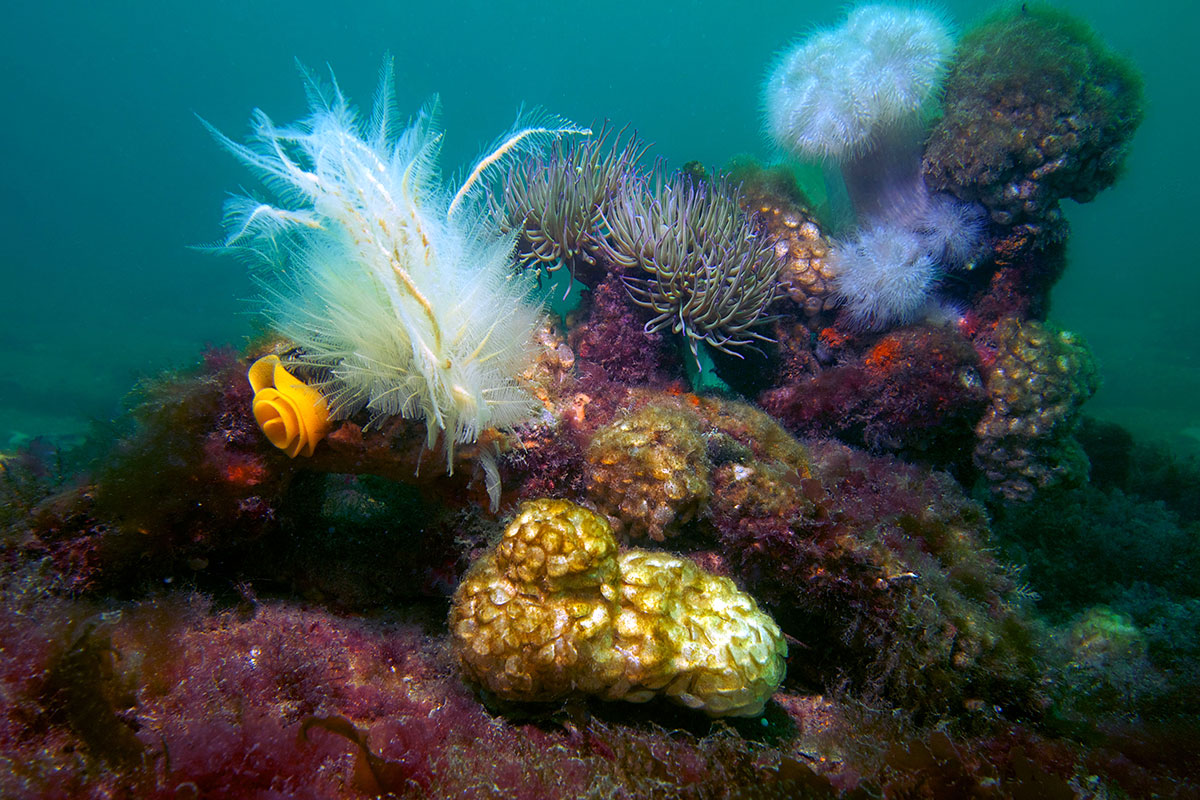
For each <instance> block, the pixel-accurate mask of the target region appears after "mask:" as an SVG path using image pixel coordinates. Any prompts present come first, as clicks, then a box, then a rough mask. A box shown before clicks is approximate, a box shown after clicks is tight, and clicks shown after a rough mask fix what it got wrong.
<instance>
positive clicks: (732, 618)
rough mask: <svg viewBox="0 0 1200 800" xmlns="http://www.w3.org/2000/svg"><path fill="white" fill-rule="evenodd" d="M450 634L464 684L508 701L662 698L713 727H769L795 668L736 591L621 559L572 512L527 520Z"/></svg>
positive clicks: (700, 575)
mask: <svg viewBox="0 0 1200 800" xmlns="http://www.w3.org/2000/svg"><path fill="white" fill-rule="evenodd" d="M450 630H451V632H452V634H453V637H454V641H455V645H456V647H457V650H458V655H459V660H460V662H461V664H462V667H463V670H464V672H465V673H466V675H467V676H468V677H469V678H471V679H472V680H474V681H476V682H478V683H479V684H480V685H482V686H483V687H484V688H486V689H487V690H488V691H490V692H492V693H494V694H495V695H497V696H499V697H501V698H504V699H507V700H518V701H552V700H558V699H561V698H564V697H567V696H569V695H573V694H592V695H598V696H600V697H603V698H606V699H610V700H628V701H630V702H635V703H636V702H644V701H646V700H649V699H650V698H652V697H654V696H655V695H665V696H666V697H668V698H670V699H671V700H674V701H675V702H678V703H682V704H683V705H686V706H689V707H691V708H697V709H700V710H702V711H704V712H705V713H707V714H709V715H711V716H743V717H752V716H757V715H758V714H761V713H762V710H763V706H764V705H765V703H766V701H767V699H768V698H769V697H770V696H771V694H772V693H774V691H775V690H776V689H777V688H778V687H779V684H780V682H781V681H782V680H783V674H784V657H785V656H786V655H787V645H786V644H785V642H784V640H783V634H782V633H780V630H779V626H777V625H776V624H775V622H774V620H772V619H771V618H770V617H769V616H767V615H766V614H764V613H763V612H762V611H760V610H759V609H758V604H757V603H755V602H754V599H753V598H751V597H750V596H749V595H747V594H745V593H743V592H741V591H739V590H738V588H737V587H736V586H735V585H734V584H733V581H731V580H729V579H728V578H720V577H717V576H715V575H711V574H709V573H707V572H705V571H704V570H703V569H701V568H700V567H698V566H696V564H694V563H693V562H692V561H689V560H688V559H686V558H680V557H678V556H673V555H670V554H668V553H658V552H649V551H645V550H627V551H625V552H622V553H618V552H617V543H616V539H615V537H614V536H613V532H612V528H611V527H610V526H609V524H608V522H607V521H606V520H605V519H604V518H603V517H602V516H600V515H598V514H596V513H594V512H592V511H589V510H588V509H586V508H583V507H582V506H578V505H576V504H574V503H571V502H569V501H566V500H548V499H543V500H535V501H532V502H529V503H526V504H524V505H523V506H522V507H521V509H520V511H519V512H518V514H517V517H516V519H514V520H513V521H512V523H511V524H510V525H509V526H508V529H507V530H505V532H504V536H503V538H502V539H501V541H500V542H499V544H497V545H496V547H495V548H494V549H492V550H490V551H489V552H488V553H486V554H485V555H484V556H482V557H481V558H480V559H479V560H478V561H476V562H475V563H474V564H473V565H472V566H471V568H470V570H468V572H467V574H466V576H465V577H464V578H463V581H462V583H461V584H460V585H459V587H458V591H457V592H455V595H454V603H453V606H452V608H451V610H450Z"/></svg>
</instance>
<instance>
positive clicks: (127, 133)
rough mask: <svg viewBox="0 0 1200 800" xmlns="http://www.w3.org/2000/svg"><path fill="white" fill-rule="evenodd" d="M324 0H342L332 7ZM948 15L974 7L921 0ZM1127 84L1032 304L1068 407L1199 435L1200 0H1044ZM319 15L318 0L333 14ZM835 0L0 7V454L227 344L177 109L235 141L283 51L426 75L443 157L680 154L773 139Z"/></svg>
mask: <svg viewBox="0 0 1200 800" xmlns="http://www.w3.org/2000/svg"><path fill="white" fill-rule="evenodd" d="M339 5H340V4H339ZM939 5H940V7H941V8H943V9H944V10H945V11H946V13H947V16H948V17H949V18H950V19H952V20H954V21H955V22H956V23H957V25H958V27H959V28H960V29H961V28H963V27H966V26H967V25H969V23H970V22H971V21H972V20H973V19H977V18H978V17H979V16H980V15H981V14H982V13H984V12H985V11H986V10H987V9H988V8H990V6H987V5H984V4H980V3H971V2H964V1H963V0H959V1H958V2H947V3H941V4H939ZM1060 5H1062V6H1063V7H1065V8H1067V9H1069V10H1072V11H1074V12H1075V13H1078V14H1079V15H1081V16H1082V17H1084V18H1085V19H1087V20H1088V21H1089V22H1090V23H1091V24H1092V25H1093V26H1094V27H1095V28H1096V29H1097V30H1098V31H1099V33H1100V34H1101V36H1102V37H1103V38H1104V39H1105V40H1106V41H1107V42H1109V44H1110V45H1111V46H1112V47H1113V48H1114V49H1116V50H1117V51H1118V52H1121V53H1124V54H1126V55H1128V56H1130V57H1132V58H1133V59H1134V60H1135V61H1136V62H1137V63H1138V65H1139V66H1140V68H1141V69H1142V70H1143V72H1144V74H1145V78H1146V93H1147V104H1148V107H1147V113H1146V119H1145V122H1144V123H1143V125H1142V128H1141V130H1140V131H1139V133H1138V135H1137V137H1136V140H1135V141H1134V145H1133V151H1132V155H1131V157H1130V159H1129V161H1128V164H1127V174H1126V175H1125V176H1124V177H1123V179H1122V180H1121V181H1120V182H1119V183H1118V184H1117V185H1116V186H1115V187H1114V188H1112V189H1110V190H1108V191H1107V192H1104V193H1103V194H1101V195H1100V196H1099V197H1098V198H1097V199H1096V200H1095V201H1093V202H1092V203H1090V204H1088V205H1082V206H1081V205H1077V204H1074V203H1072V202H1069V201H1068V202H1067V203H1066V204H1065V205H1066V212H1067V215H1068V217H1069V218H1070V220H1071V223H1072V230H1073V235H1072V239H1071V246H1070V266H1069V268H1068V270H1067V273H1066V275H1065V277H1064V278H1063V280H1062V282H1061V283H1060V284H1059V285H1058V287H1057V288H1056V289H1055V291H1054V305H1053V309H1052V312H1051V319H1052V320H1053V321H1056V322H1057V323H1059V324H1061V325H1063V326H1064V327H1066V328H1069V329H1071V330H1074V331H1077V332H1079V333H1082V334H1083V335H1084V336H1085V337H1086V338H1087V339H1088V341H1089V343H1090V344H1091V346H1092V348H1093V349H1094V351H1095V352H1096V354H1097V356H1098V357H1099V359H1100V361H1101V368H1102V373H1103V376H1104V386H1103V388H1102V389H1101V391H1100V392H1099V394H1098V395H1097V396H1096V397H1095V398H1094V399H1093V400H1092V402H1091V403H1090V404H1089V405H1088V407H1087V410H1088V411H1089V412H1090V413H1092V414H1094V415H1097V416H1101V417H1104V418H1108V419H1113V420H1116V421H1119V422H1121V423H1122V424H1124V425H1126V426H1128V427H1129V428H1131V429H1132V430H1134V432H1135V433H1136V434H1137V435H1139V436H1143V437H1154V438H1163V439H1167V440H1170V441H1172V442H1173V443H1174V444H1176V445H1178V446H1180V447H1188V448H1197V449H1200V401H1198V399H1197V398H1198V397H1200V345H1198V342H1200V313H1198V312H1197V308H1196V306H1197V303H1200V269H1198V266H1200V265H1198V261H1200V259H1198V257H1197V250H1196V246H1195V242H1196V239H1197V233H1198V232H1200V225H1198V224H1197V220H1196V207H1197V204H1196V201H1195V199H1194V198H1195V191H1196V187H1197V183H1198V180H1197V179H1198V178H1200V170H1198V169H1197V163H1196V148H1195V141H1196V137H1197V133H1196V128H1193V127H1192V126H1193V125H1196V124H1197V122H1198V121H1200V115H1198V114H1197V111H1196V107H1195V103H1196V100H1195V97H1194V95H1195V91H1196V90H1195V87H1196V84H1197V78H1198V77H1200V69H1198V68H1197V66H1196V63H1195V60H1194V54H1195V50H1196V46H1195V42H1194V41H1193V39H1194V37H1195V35H1196V31H1197V30H1200V20H1198V19H1197V17H1198V16H1200V12H1198V11H1197V10H1196V9H1197V8H1198V7H1197V6H1194V5H1192V4H1185V3H1182V2H1169V0H1151V1H1150V2H1144V3H1137V4H1130V3H1118V2H1115V1H1114V0H1104V1H1103V2H1086V1H1085V0H1073V2H1070V3H1062V4H1060ZM335 9H336V10H335ZM843 12H844V7H843V5H842V4H841V3H837V2H830V1H829V0H822V1H821V2H808V3H798V2H789V3H782V2H771V3H757V4H747V3H735V2H726V1H724V0H722V1H720V2H718V1H715V0H707V1H706V2H691V3H670V4H667V3H659V4H656V3H648V2H629V1H628V0H622V2H608V3H586V4H585V3H572V4H566V3H563V4H554V5H551V4H545V5H536V4H518V3H498V2H443V3H439V4H438V5H437V6H436V7H435V6H434V5H433V4H429V5H419V4H416V3H411V2H390V3H385V2H357V3H351V4H345V6H344V8H339V7H337V6H335V4H330V3H317V2H312V0H304V1H303V2H297V1H295V0H293V1H292V2H286V3H285V2H278V1H277V0H273V1H272V2H253V1H247V0H241V1H240V2H234V1H232V0H219V1H218V2H212V1H211V0H210V1H209V2H203V3H178V2H165V3H164V2H155V3H149V2H141V1H139V2H114V3H104V4H99V3H82V2H53V1H51V2H44V3H40V4H38V3H24V4H20V5H19V6H16V5H15V4H14V6H10V7H8V8H6V9H5V10H4V11H3V12H2V18H3V22H2V24H0V72H2V74H3V76H4V79H3V81H0V109H3V119H2V120H0V153H2V154H3V155H2V160H0V164H2V166H3V183H2V184H0V198H2V199H0V203H2V204H3V205H2V212H3V213H2V214H0V219H2V223H0V224H2V225H3V229H2V234H3V247H2V249H0V253H2V255H0V358H2V362H0V451H3V450H4V449H6V448H8V447H11V446H13V445H14V444H16V443H19V442H20V441H22V440H23V439H25V438H26V437H29V436H33V435H37V434H51V435H69V434H78V433H80V432H82V431H84V430H86V428H87V424H88V420H89V419H108V418H111V417H113V416H115V415H117V414H119V413H120V410H121V403H122V398H123V397H125V395H126V394H127V392H128V391H129V389H130V388H131V386H132V385H133V384H134V383H135V382H136V381H137V380H138V379H140V378H142V377H145V376H148V375H152V374H154V373H155V372H157V371H158V370H160V369H162V368H164V367H169V366H183V365H186V364H190V363H194V362H195V361H196V359H197V356H198V353H199V350H200V348H201V347H202V346H203V345H205V344H206V343H212V344H222V343H233V344H236V345H239V346H240V345H241V344H242V343H243V342H244V340H245V336H246V335H247V334H248V333H249V331H250V330H251V316H252V314H253V305H252V304H251V303H250V302H248V300H247V298H251V297H252V296H253V294H254V290H253V287H252V285H251V283H250V281H249V279H248V277H247V275H246V273H245V270H244V268H243V267H242V266H241V265H240V264H239V263H237V262H235V261H234V260H232V259H229V258H221V257H218V256H215V255H212V254H210V253H203V252H197V251H195V250H191V249H188V246H189V245H195V244H204V243H209V242H214V241H215V240H217V239H218V238H219V236H220V233H221V229H220V217H221V204H222V201H223V199H224V197H225V196H226V194H227V193H229V192H235V191H237V190H238V189H239V188H240V187H243V186H245V187H254V186H255V184H254V181H253V179H252V178H251V177H250V176H249V174H248V173H247V172H246V171H245V170H244V169H243V168H242V167H241V166H240V165H238V164H237V163H236V162H235V161H234V159H233V158H232V157H230V156H229V155H228V154H227V153H225V152H223V151H222V150H221V149H220V148H218V147H217V146H216V145H215V144H214V142H213V141H212V140H211V139H210V138H209V136H208V135H207V134H206V133H205V131H204V130H203V128H202V126H201V125H200V123H199V122H198V121H197V119H196V116H195V115H197V114H199V115H202V116H203V117H204V118H205V119H207V120H209V121H210V122H212V123H213V124H214V125H216V126H217V127H218V128H220V129H221V130H223V131H225V132H227V133H229V134H230V135H232V136H233V137H234V138H242V137H243V136H244V134H245V133H246V132H247V130H248V126H247V120H248V119H249V115H250V112H251V109H252V108H254V107H255V106H258V107H261V108H263V109H264V110H265V111H267V112H268V113H269V114H270V115H271V116H272V118H273V119H275V120H276V121H277V122H281V123H287V122H291V121H293V120H295V119H297V118H299V117H301V116H303V115H304V114H305V112H306V107H305V102H304V95H303V91H302V88H301V84H300V81H299V78H298V75H297V73H296V70H295V67H294V59H297V58H298V59H300V60H301V61H303V62H304V63H306V64H308V65H310V66H313V67H324V65H326V64H328V65H330V66H332V67H333V68H334V69H335V70H336V72H337V77H338V81H339V83H340V85H341V86H342V88H343V90H344V91H345V92H346V93H347V94H348V95H349V96H350V97H351V98H352V99H354V100H356V101H357V102H358V103H359V104H361V105H364V106H365V105H369V103H370V100H371V97H372V94H373V93H374V90H375V87H376V85H377V79H378V72H379V68H380V64H381V63H382V61H383V58H384V55H385V53H386V52H389V51H390V52H391V53H392V54H393V55H394V56H395V59H396V77H397V100H398V102H399V105H400V107H401V109H402V110H414V111H415V110H416V109H417V108H418V107H419V106H420V104H421V103H423V102H425V101H426V100H427V99H428V98H429V97H430V96H431V95H432V94H434V93H440V95H441V98H442V102H443V109H444V114H443V118H442V121H443V124H444V126H445V129H446V131H447V137H446V141H445V147H444V151H443V166H444V167H445V168H446V170H447V172H450V171H453V170H454V169H456V168H459V167H461V166H462V165H463V164H465V163H467V162H469V161H470V160H471V159H472V158H473V157H474V156H475V155H476V154H477V153H478V152H479V150H480V148H481V147H482V146H483V145H485V144H486V143H487V142H489V141H490V140H491V139H492V138H493V137H494V136H496V135H497V134H498V133H500V132H501V131H502V130H504V129H505V128H506V127H507V126H509V125H510V124H511V122H512V120H513V118H514V114H515V111H516V109H517V107H518V106H520V105H521V104H525V105H526V106H542V107H544V108H546V109H548V110H550V111H553V112H554V113H557V114H561V115H563V116H566V117H569V118H571V119H573V120H576V121H578V122H580V123H585V124H586V123H591V122H595V121H599V120H602V119H604V118H608V119H611V120H613V121H614V123H615V124H617V125H625V124H629V125H632V126H634V127H636V128H637V130H638V131H639V132H640V133H641V135H642V136H643V137H645V138H646V139H648V140H650V141H652V142H654V143H655V148H654V152H655V153H656V154H658V155H659V156H662V157H665V158H666V159H667V161H668V163H669V164H672V165H675V166H678V165H679V164H681V163H682V162H684V161H687V160H691V159H699V160H702V161H704V162H706V163H708V164H710V165H720V164H722V163H724V162H725V161H726V160H727V159H728V158H729V157H730V156H732V155H734V154H737V153H752V154H756V155H758V156H760V157H764V158H765V157H769V156H770V155H771V150H770V147H769V145H768V143H767V141H766V139H765V137H764V136H763V135H762V133H761V129H760V125H761V123H760V114H759V86H760V83H761V81H762V78H763V76H764V74H765V72H766V70H767V68H768V66H769V64H770V63H771V60H772V57H773V56H774V54H775V53H776V52H777V51H778V50H779V49H781V48H783V47H784V46H786V45H787V44H788V43H789V42H791V41H792V40H794V39H795V38H796V37H798V36H800V35H802V34H804V33H805V32H807V31H809V30H811V29H812V28H813V27H814V26H820V25H831V24H836V23H837V22H838V21H840V19H841V18H842V16H843Z"/></svg>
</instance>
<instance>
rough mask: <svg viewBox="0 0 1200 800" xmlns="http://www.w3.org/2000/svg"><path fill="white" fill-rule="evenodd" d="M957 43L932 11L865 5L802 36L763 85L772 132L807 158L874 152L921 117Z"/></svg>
mask: <svg viewBox="0 0 1200 800" xmlns="http://www.w3.org/2000/svg"><path fill="white" fill-rule="evenodd" d="M953 46H954V43H953V40H952V38H951V36H950V32H949V31H948V30H947V28H946V26H945V24H943V22H942V21H941V20H940V19H939V18H938V16H937V15H936V14H935V13H933V12H931V11H928V10H925V9H918V8H905V7H902V6H891V5H886V4H872V5H864V6H859V7H858V8H856V9H854V10H853V11H851V12H850V15H849V17H848V18H847V19H846V22H845V24H844V25H842V26H841V27H840V28H836V29H834V30H829V31H822V32H819V33H816V34H814V35H812V36H810V37H808V38H806V39H802V40H801V41H799V42H798V43H797V44H795V45H794V46H793V47H792V48H790V49H789V50H787V51H786V52H785V53H784V54H783V55H782V56H781V57H780V58H779V60H778V61H777V62H776V64H775V66H774V67H773V68H772V70H771V74H770V76H769V77H768V78H767V82H766V85H765V87H764V89H763V101H764V106H765V111H766V125H767V131H768V133H769V134H770V135H771V138H772V139H773V140H774V141H775V143H776V144H778V145H779V146H780V147H781V148H782V149H784V150H786V151H788V152H790V153H792V154H794V155H796V156H799V157H801V158H818V159H829V160H833V161H842V160H844V159H846V158H852V157H854V156H856V155H858V154H861V153H863V152H866V151H869V150H871V149H872V148H873V147H874V146H875V144H876V142H877V140H878V138H879V137H880V136H881V135H883V134H885V133H886V132H887V131H889V130H890V129H894V128H903V127H908V126H909V125H910V124H911V123H913V122H914V121H916V120H919V119H920V116H921V112H922V110H923V109H924V107H925V103H926V101H928V100H929V99H930V98H931V97H933V96H934V95H935V94H936V93H937V90H938V87H939V85H940V83H941V79H942V75H943V73H944V72H945V68H946V63H947V60H948V59H949V57H950V54H951V52H952V50H953Z"/></svg>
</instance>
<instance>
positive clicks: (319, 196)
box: [213, 64, 585, 506]
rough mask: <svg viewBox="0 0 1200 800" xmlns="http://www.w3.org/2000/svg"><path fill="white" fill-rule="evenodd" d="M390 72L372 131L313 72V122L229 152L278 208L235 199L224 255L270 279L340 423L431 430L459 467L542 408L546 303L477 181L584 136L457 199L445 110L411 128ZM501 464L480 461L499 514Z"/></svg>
mask: <svg viewBox="0 0 1200 800" xmlns="http://www.w3.org/2000/svg"><path fill="white" fill-rule="evenodd" d="M390 78H391V68H390V64H388V65H387V68H386V69H385V71H384V78H383V81H382V85H381V88H380V90H379V94H378V97H377V98H376V102H375V106H374V109H373V111H372V114H371V117H370V119H369V120H365V121H363V120H359V119H358V116H357V114H356V111H355V109H354V108H353V107H351V106H350V105H349V104H348V103H347V101H346V99H345V98H344V97H343V95H342V93H341V91H340V90H339V89H338V88H337V86H336V84H335V85H333V86H330V87H325V86H323V85H322V84H321V83H319V82H318V81H317V80H315V79H314V78H313V77H312V76H311V75H310V74H308V73H307V72H305V79H306V84H307V86H306V88H307V91H308V95H309V101H310V108H311V112H312V113H311V114H310V116H308V117H307V118H306V119H304V120H302V121H301V122H298V123H296V124H294V125H292V126H289V127H286V128H278V127H276V126H275V125H274V124H273V123H272V122H271V120H270V119H269V118H268V117H267V115H266V114H264V113H263V112H262V111H255V113H254V118H253V126H254V136H253V138H252V140H251V142H250V143H249V144H246V145H242V144H238V143H236V142H234V141H232V140H230V139H229V138H228V137H226V136H224V135H222V134H220V133H218V132H216V131H215V130H214V131H213V133H214V134H215V135H216V137H217V138H218V140H219V141H220V142H221V143H222V144H223V145H224V146H225V147H227V148H228V149H229V150H230V151H232V152H233V153H234V155H236V156H237V157H238V158H239V159H240V160H242V161H244V162H245V163H246V164H248V165H249V166H250V167H252V168H253V169H254V170H256V171H257V172H258V173H260V174H261V176H262V178H263V181H264V183H265V184H266V185H267V186H268V187H269V188H270V189H271V190H273V192H274V193H275V195H276V203H275V204H272V203H259V202H256V201H253V200H250V199H248V198H235V199H233V200H231V201H230V203H229V204H228V206H227V208H226V222H227V226H228V231H229V235H228V238H227V240H226V242H225V246H226V247H227V248H229V249H235V250H238V251H240V252H243V253H246V254H249V255H250V256H251V257H252V258H253V259H254V260H255V262H256V263H258V264H259V265H260V266H263V267H265V268H266V269H265V270H263V272H262V273H260V275H261V278H262V280H263V283H264V285H265V287H266V290H267V291H266V293H265V300H266V305H267V312H268V314H269V315H270V317H271V320H272V322H273V324H274V327H275V329H276V330H277V331H278V332H279V333H280V334H281V335H282V336H284V337H286V338H287V339H289V340H291V341H292V342H294V343H295V344H296V345H297V348H298V352H299V354H300V355H299V358H300V359H301V360H302V361H303V362H305V363H307V364H310V365H312V366H314V367H317V368H320V369H321V370H322V371H323V373H324V374H327V375H328V378H327V379H326V380H325V381H324V382H323V383H321V384H320V385H319V387H318V388H320V389H321V391H322V392H323V393H324V394H325V395H326V397H327V398H328V400H329V401H330V406H331V413H332V415H333V416H334V418H345V417H348V416H350V415H352V414H354V413H357V412H358V411H360V410H362V409H364V408H365V409H368V410H369V411H370V412H371V413H372V414H373V415H374V416H373V420H372V421H374V420H376V419H379V418H385V417H392V416H396V415H401V416H403V417H406V418H410V419H420V420H423V421H424V423H425V426H426V432H427V438H426V445H427V446H428V447H429V448H434V447H435V446H436V445H437V443H438V441H439V439H440V440H441V442H442V446H443V448H444V451H445V455H446V463H447V470H452V469H453V464H454V448H455V446H456V445H457V444H461V443H467V442H474V441H476V440H477V438H478V436H479V434H480V432H481V431H483V430H484V429H487V428H500V429H505V428H511V427H512V426H514V425H517V424H520V423H521V422H524V421H525V420H527V419H529V417H530V416H531V415H532V414H533V413H534V412H535V410H536V403H535V402H534V401H533V399H532V398H531V397H530V396H529V395H528V394H527V393H526V392H525V391H524V390H523V389H522V387H521V386H520V385H519V384H518V382H517V378H516V376H517V375H518V374H519V373H520V372H521V370H522V369H523V368H524V367H525V366H526V365H527V363H528V361H529V359H530V358H531V354H532V353H533V352H534V351H535V348H534V345H533V344H532V339H531V335H532V331H533V328H534V326H535V325H536V323H537V320H538V314H539V310H540V309H539V306H538V305H537V304H535V303H532V302H530V299H529V293H530V285H529V283H528V281H526V280H523V279H520V278H517V277H515V276H514V275H513V274H512V273H511V269H510V265H511V254H512V249H513V245H514V239H513V237H512V236H505V235H503V234H501V233H500V231H499V230H498V228H497V227H496V225H495V224H494V222H493V220H492V219H491V217H490V216H489V215H488V213H487V210H486V204H484V203H480V202H477V201H476V200H477V199H476V200H473V199H472V196H471V194H472V190H473V189H474V188H476V187H477V186H478V185H479V182H478V178H479V177H480V175H481V174H482V173H483V172H484V171H485V170H486V169H487V168H489V167H490V166H492V165H493V164H495V163H496V162H497V161H499V160H501V159H503V158H505V157H507V156H510V155H512V154H513V153H515V152H518V151H520V150H522V149H527V148H528V147H529V146H530V145H531V144H534V143H537V142H539V141H544V140H545V139H546V138H553V137H555V136H558V135H561V134H563V133H584V132H585V131H582V130H580V129H578V128H574V127H572V126H568V125H563V126H559V127H545V126H531V127H525V128H521V129H515V130H514V131H513V132H512V133H511V134H510V135H509V136H507V137H506V138H505V139H504V140H503V141H502V143H501V144H500V145H499V146H498V147H497V148H496V149H495V150H493V151H492V152H491V153H489V154H488V155H486V156H484V158H483V159H481V160H480V161H479V162H478V164H477V166H476V167H475V169H474V170H473V171H472V172H471V173H470V176H469V178H468V180H467V183H466V184H465V185H464V186H463V187H462V188H461V189H460V190H459V192H458V193H457V194H455V195H454V197H453V198H451V194H450V192H449V191H448V190H447V189H446V188H445V187H443V185H442V184H441V182H440V179H439V174H438V171H437V165H436V161H437V155H438V150H439V144H440V140H441V134H440V132H438V131H437V130H435V128H434V126H433V122H432V117H433V109H432V108H427V109H425V110H423V111H422V112H421V113H420V114H419V115H418V116H417V118H416V119H415V120H414V121H413V122H412V123H411V124H409V125H408V127H407V128H405V129H404V130H403V131H399V130H398V129H399V125H398V122H397V115H396V112H395V109H394V103H393V93H392V84H391V80H390ZM495 459H496V454H495V452H493V451H491V450H488V451H486V452H484V453H483V454H482V455H481V459H480V464H481V466H482V467H483V469H484V472H485V475H486V479H487V487H488V493H489V495H490V496H491V499H492V504H493V506H495V505H496V504H497V502H498V498H499V472H498V469H497V466H496V460H495Z"/></svg>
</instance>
